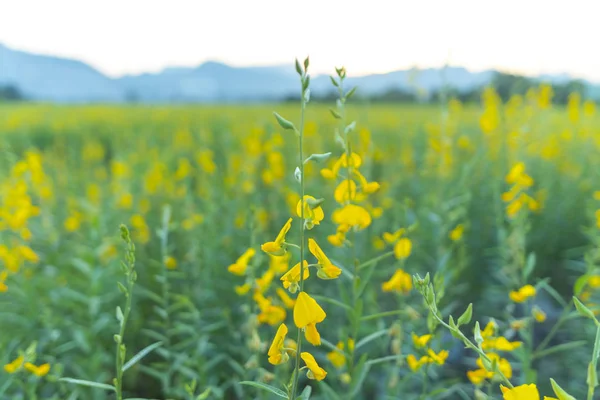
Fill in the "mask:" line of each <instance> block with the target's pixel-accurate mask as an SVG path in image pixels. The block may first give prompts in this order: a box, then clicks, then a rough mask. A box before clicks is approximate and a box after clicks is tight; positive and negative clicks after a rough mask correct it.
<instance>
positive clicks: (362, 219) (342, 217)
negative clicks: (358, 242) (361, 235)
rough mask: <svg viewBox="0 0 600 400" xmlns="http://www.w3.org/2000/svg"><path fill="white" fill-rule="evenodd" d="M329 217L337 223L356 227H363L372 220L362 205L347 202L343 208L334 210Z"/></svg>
mask: <svg viewBox="0 0 600 400" xmlns="http://www.w3.org/2000/svg"><path fill="white" fill-rule="evenodd" d="M331 219H332V220H333V222H335V223H336V224H338V225H345V226H348V227H358V228H359V229H365V228H366V227H368V226H369V225H371V222H372V220H373V219H372V218H371V215H370V214H369V212H368V211H367V210H366V209H365V208H364V207H361V206H357V205H356V204H347V205H345V206H344V207H343V208H341V209H338V210H335V211H334V212H333V215H332V216H331Z"/></svg>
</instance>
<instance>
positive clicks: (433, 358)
mask: <svg viewBox="0 0 600 400" xmlns="http://www.w3.org/2000/svg"><path fill="white" fill-rule="evenodd" d="M448 355H449V354H448V350H442V351H440V352H439V353H437V354H436V353H435V351H433V350H432V349H428V350H427V356H428V357H429V360H428V361H429V362H431V363H436V364H438V365H444V363H445V362H446V359H447V358H448Z"/></svg>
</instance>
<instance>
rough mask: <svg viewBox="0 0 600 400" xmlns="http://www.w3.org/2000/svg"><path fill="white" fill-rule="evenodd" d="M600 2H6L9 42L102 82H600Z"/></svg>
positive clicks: (1, 21) (1, 25)
mask: <svg viewBox="0 0 600 400" xmlns="http://www.w3.org/2000/svg"><path fill="white" fill-rule="evenodd" d="M599 11H600V1H598V0H587V1H585V0H570V1H563V0H560V1H553V0H545V1H537V0H535V1H534V0H503V1H498V0H495V1H486V0H439V1H433V0H412V1H400V0H387V1H383V0H368V1H364V0H363V1H355V0H345V1H337V0H335V1H332V0H294V1H288V0H237V1H236V0H196V1H191V0H169V1H153V0H145V1H138V0H102V1H92V0H52V1H47V0H39V1H32V0H0V42H1V43H4V44H6V45H8V46H10V47H13V48H18V49H22V50H26V51H33V52H40V53H46V54H53V55H60V56H65V57H71V58H77V59H80V60H83V61H85V62H88V63H90V64H91V65H93V66H94V67H96V68H98V69H99V70H101V71H102V72H104V73H107V74H109V75H113V76H117V75H121V74H125V73H139V72H146V71H158V70H160V69H162V68H163V67H165V66H174V65H175V66H194V65H198V64H199V63H201V62H203V61H206V60H219V61H224V62H227V63H230V64H233V65H265V64H281V63H291V62H293V59H294V57H304V56H305V55H306V54H310V57H311V65H312V69H313V73H314V72H319V73H322V72H327V73H331V72H333V68H334V66H340V65H345V66H346V68H347V69H348V71H349V73H350V74H351V75H361V74H367V73H373V72H386V71H390V70H394V69H399V68H408V67H411V66H418V67H429V66H440V65H443V64H444V63H446V62H449V63H450V64H452V65H462V66H466V67H467V68H469V69H472V70H481V69H486V68H500V69H503V70H509V71H515V72H522V73H527V74H539V73H558V72H567V73H569V74H571V75H574V76H579V77H584V78H588V79H593V80H596V81H600V51H599V50H598V46H597V40H596V39H597V38H598V15H600V13H599Z"/></svg>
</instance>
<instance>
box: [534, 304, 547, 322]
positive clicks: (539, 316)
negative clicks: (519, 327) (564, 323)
mask: <svg viewBox="0 0 600 400" xmlns="http://www.w3.org/2000/svg"><path fill="white" fill-rule="evenodd" d="M531 314H532V315H533V318H534V319H535V320H536V321H537V322H540V323H541V322H544V321H545V320H546V313H545V312H544V311H542V310H541V309H540V308H539V307H537V306H534V307H533V310H531Z"/></svg>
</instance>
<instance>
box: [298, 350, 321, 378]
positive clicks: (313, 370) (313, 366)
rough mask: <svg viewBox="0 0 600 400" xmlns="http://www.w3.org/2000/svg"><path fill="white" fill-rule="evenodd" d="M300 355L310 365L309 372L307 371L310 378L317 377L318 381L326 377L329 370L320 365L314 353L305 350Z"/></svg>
mask: <svg viewBox="0 0 600 400" xmlns="http://www.w3.org/2000/svg"><path fill="white" fill-rule="evenodd" d="M300 357H302V360H304V363H305V364H306V366H307V367H308V372H307V373H306V376H307V377H308V379H316V380H318V381H322V380H323V379H325V377H326V376H327V371H325V370H324V369H323V368H321V367H319V364H317V361H316V360H315V358H314V357H313V355H312V354H310V353H308V352H306V351H305V352H302V353H301V354H300Z"/></svg>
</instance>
